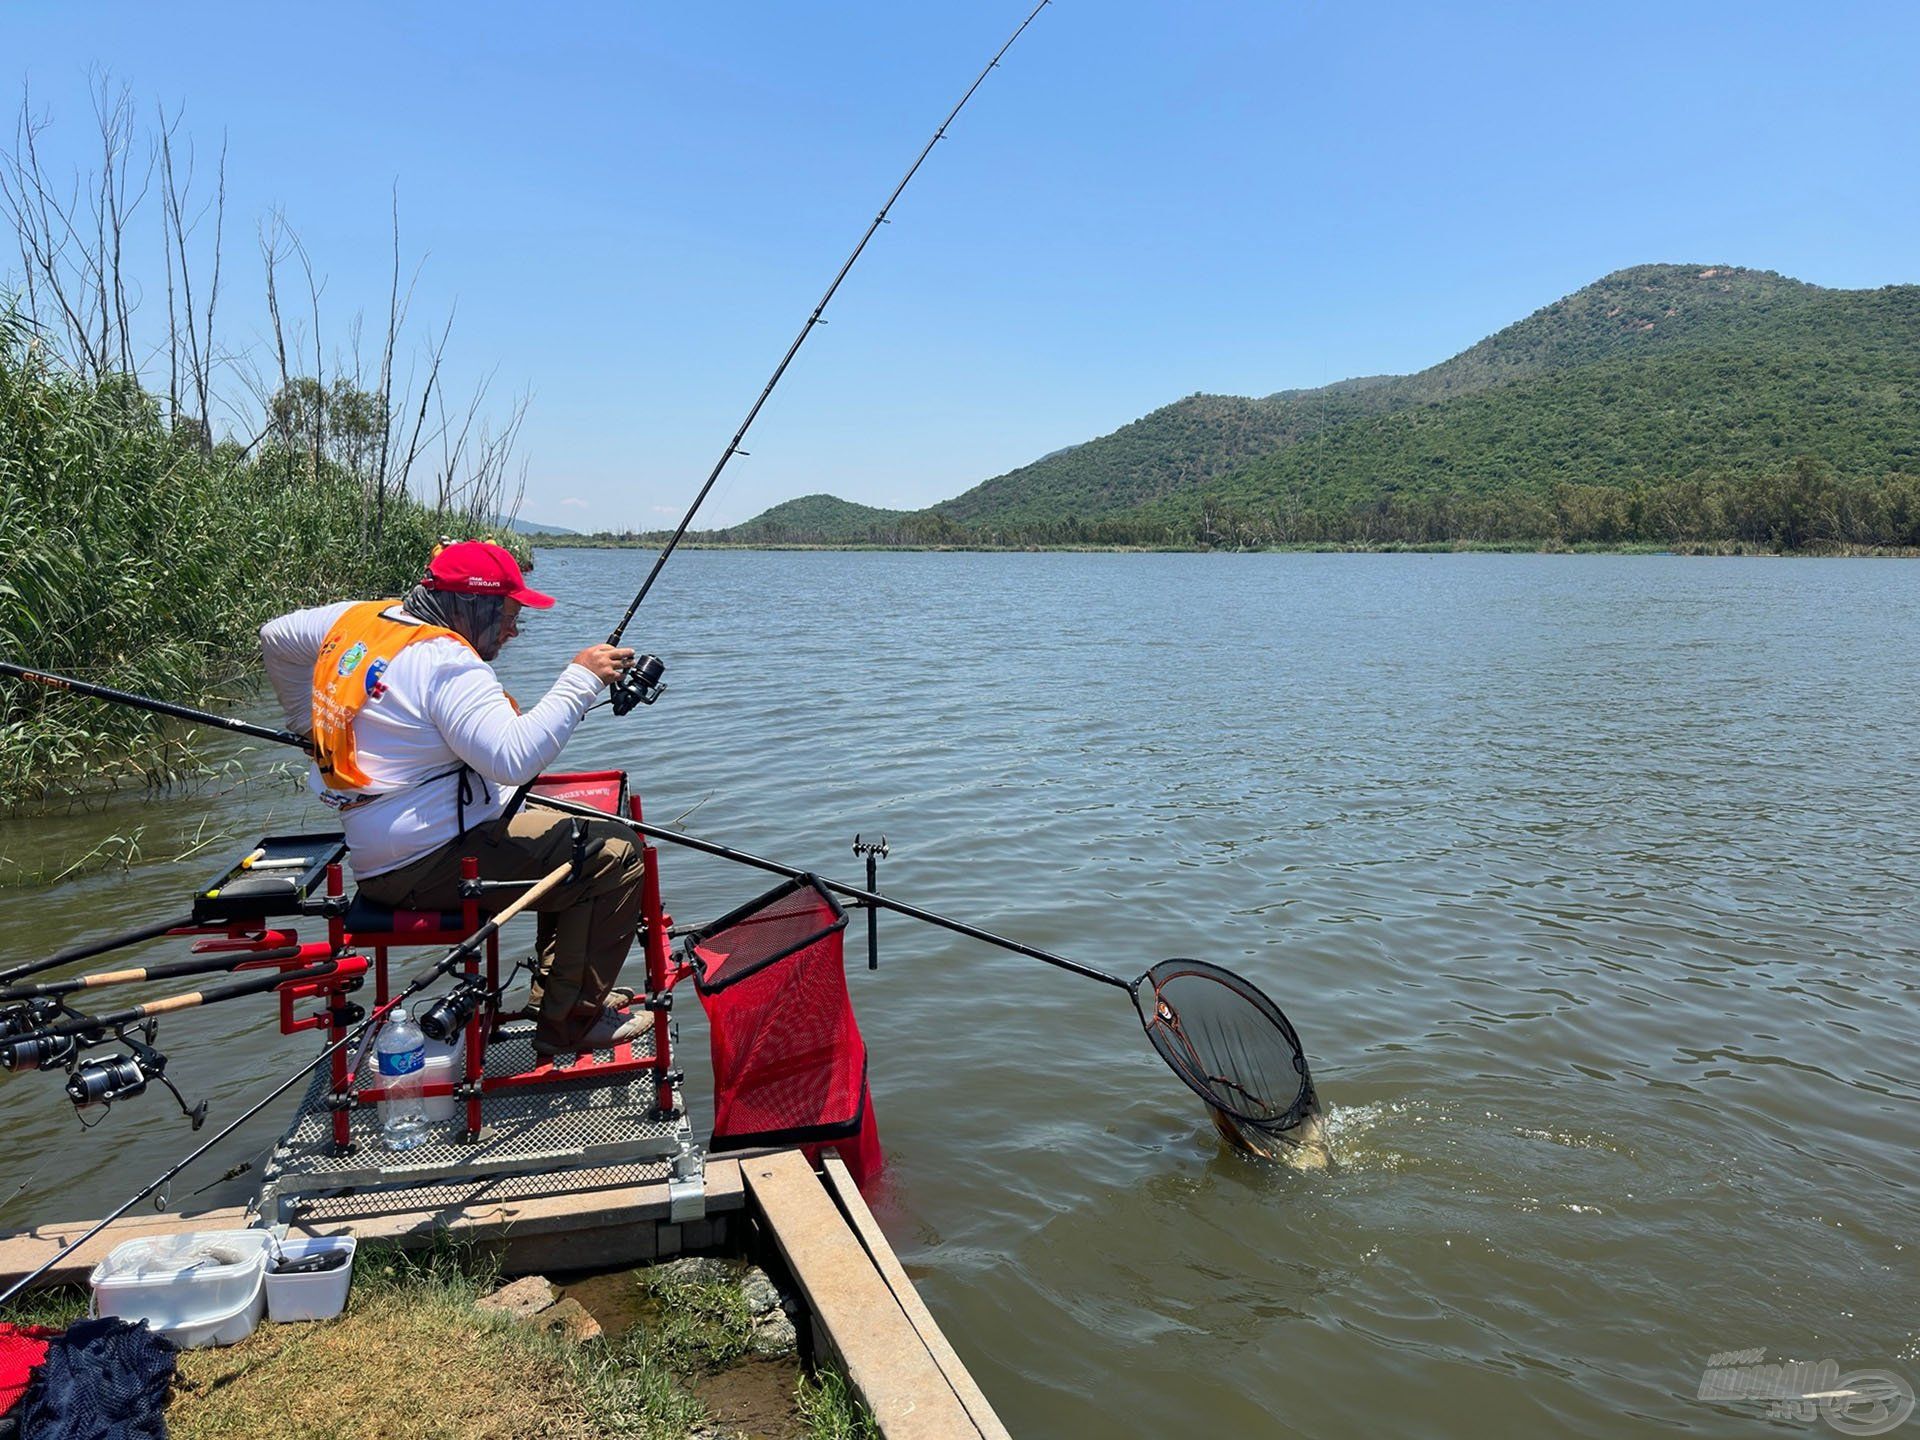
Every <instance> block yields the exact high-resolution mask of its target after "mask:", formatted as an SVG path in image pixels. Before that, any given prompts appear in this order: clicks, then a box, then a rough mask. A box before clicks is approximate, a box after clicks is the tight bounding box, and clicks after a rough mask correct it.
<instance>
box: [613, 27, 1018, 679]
mask: <svg viewBox="0 0 1920 1440" xmlns="http://www.w3.org/2000/svg"><path fill="white" fill-rule="evenodd" d="M1049 3H1050V0H1040V3H1039V4H1038V5H1035V6H1034V7H1033V10H1032V11H1031V13H1029V14H1028V16H1027V18H1026V19H1024V20H1022V21H1021V22H1020V24H1019V27H1018V28H1017V29H1016V30H1015V31H1014V32H1013V34H1011V35H1009V36H1008V37H1007V40H1006V43H1005V44H1004V45H1002V46H1001V47H1000V48H999V49H998V50H996V51H995V52H994V55H993V58H992V59H991V60H989V61H988V62H987V63H986V65H985V66H984V67H983V68H982V69H981V71H980V73H979V74H978V75H976V76H975V77H974V80H973V83H972V84H971V85H969V86H968V87H967V93H966V94H964V95H962V96H961V97H960V100H959V103H958V104H956V105H955V106H954V107H953V109H952V110H951V111H949V112H948V113H947V118H946V119H945V120H942V121H941V122H940V128H939V129H937V130H935V131H934V132H933V138H932V139H930V140H928V141H927V143H926V145H925V146H923V147H922V148H921V151H920V153H919V155H917V156H916V157H914V162H913V164H911V165H909V166H908V167H907V173H906V174H905V175H903V176H901V177H900V183H899V184H898V185H895V186H894V187H893V193H892V194H890V195H889V196H887V201H886V204H884V205H882V206H881V207H880V212H879V213H878V214H877V215H875V216H874V217H873V221H872V223H870V224H869V225H868V226H867V229H866V233H865V234H863V235H862V236H861V237H860V243H859V244H857V245H855V246H854V247H853V253H852V254H851V255H849V256H847V258H846V260H845V262H844V263H843V264H842V265H841V266H840V269H839V270H838V271H837V272H836V273H835V274H834V277H833V281H832V283H831V284H829V285H828V286H827V293H826V294H824V295H822V296H821V297H820V303H819V304H817V305H815V306H814V307H813V309H812V311H811V312H810V313H809V314H808V315H807V319H806V323H805V324H803V325H802V326H801V327H800V333H799V334H798V335H796V336H794V337H793V343H792V344H791V345H789V346H788V347H787V352H786V354H784V355H782V356H781V357H780V363H779V364H778V365H776V366H774V367H773V374H772V376H771V377H770V378H769V379H768V380H767V383H766V384H765V385H764V386H763V387H762V388H761V390H760V394H759V396H758V397H757V398H756V399H755V400H754V402H753V405H752V406H751V407H750V408H749V409H748V411H747V418H746V419H744V420H742V421H741V422H740V428H739V429H738V430H735V431H734V432H733V438H732V439H731V440H729V441H728V442H727V447H726V449H724V450H722V451H721V452H720V458H719V459H718V460H717V461H715V462H714V466H713V470H712V472H711V473H710V474H709V475H708V476H707V482H706V484H704V485H702V486H701V487H700V492H699V493H698V494H697V495H695V496H694V497H693V504H691V505H690V506H688V507H687V513H686V514H685V515H683V516H682V517H681V518H680V524H679V526H678V527H677V528H676V529H675V530H674V532H673V536H672V538H671V539H669V540H668V541H667V543H666V545H665V546H664V547H662V549H661V551H660V553H659V554H658V555H657V556H655V557H654V561H653V568H652V569H650V570H648V571H647V578H646V579H645V580H643V581H641V582H640V589H639V590H638V591H637V592H636V593H635V594H634V597H633V602H632V603H631V604H630V605H628V606H627V610H626V613H625V614H624V615H622V616H621V617H620V623H619V624H617V625H615V626H614V627H613V632H612V633H611V634H609V635H608V636H607V644H609V645H618V644H619V643H620V637H621V636H622V635H624V634H626V631H627V626H628V625H630V624H632V623H633V617H634V614H635V612H637V611H638V610H639V609H640V605H641V602H642V601H644V600H645V599H646V598H647V592H648V591H649V590H651V589H653V582H654V581H655V580H657V579H659V578H660V572H661V571H662V570H663V569H665V568H666V564H667V559H668V557H669V556H671V555H672V554H673V552H674V550H675V549H676V548H677V547H678V546H679V544H680V541H681V539H682V538H683V537H684V536H685V535H686V533H687V529H688V527H689V526H691V525H692V524H693V517H694V516H695V515H697V514H699V512H700V507H701V506H702V505H703V504H705V503H706V499H707V495H708V494H709V492H711V491H712V489H713V487H714V485H715V484H716V483H717V482H718V481H719V479H720V474H721V472H722V471H724V470H725V469H726V468H727V464H728V462H729V461H731V460H732V459H733V457H734V456H736V455H744V454H746V453H747V452H746V451H744V450H742V449H741V448H740V444H741V442H742V441H744V440H745V439H746V438H747V431H748V430H750V429H752V428H753V422H754V421H755V420H757V419H758V418H759V417H760V411H761V408H762V407H763V406H764V405H765V404H766V403H767V400H768V398H769V397H770V396H771V395H772V394H773V391H774V387H775V386H777V385H778V384H779V383H780V380H781V377H782V376H784V375H785V374H786V373H787V367H788V366H789V365H791V364H792V363H793V357H794V356H796V355H798V354H799V353H800V347H801V346H802V345H804V344H806V343H807V337H808V336H809V335H811V334H812V333H813V327H814V326H816V325H822V324H825V323H826V322H825V321H824V320H823V319H822V318H821V317H822V316H823V315H824V314H825V313H826V308H827V305H828V304H829V303H830V302H831V301H832V299H833V297H834V294H835V292H836V291H838V290H839V288H840V282H841V281H843V280H845V279H846V278H847V274H848V272H849V271H851V270H852V269H853V267H854V264H855V262H856V261H858V260H859V258H860V255H861V252H862V251H864V250H865V249H866V248H867V242H868V241H869V240H871V239H873V237H874V235H875V233H876V232H877V231H878V230H879V229H880V227H881V226H882V225H884V224H886V223H887V214H888V212H889V211H891V210H892V209H893V206H894V202H895V201H897V200H898V199H899V198H900V195H901V193H902V192H903V191H904V190H905V189H906V188H907V185H908V184H909V183H910V182H911V181H912V179H913V177H914V176H915V175H916V174H918V173H919V170H920V167H921V166H922V165H923V164H925V163H926V159H927V157H928V156H929V155H931V154H932V153H933V147H934V146H935V145H938V144H939V143H940V142H941V141H942V140H944V139H945V138H946V135H947V127H948V126H950V125H952V124H953V122H954V121H955V120H956V119H958V118H959V115H960V112H961V111H962V110H964V109H965V108H966V106H967V102H968V101H969V100H971V99H972V98H973V93H974V91H976V90H978V89H979V88H980V87H981V85H982V84H984V83H985V82H986V78H987V76H989V75H990V74H992V73H993V71H994V70H995V69H996V68H997V67H998V66H999V64H1000V60H1001V57H1003V56H1004V55H1005V54H1006V53H1007V51H1009V50H1011V49H1012V48H1013V42H1014V41H1016V40H1018V39H1019V38H1020V36H1021V35H1022V34H1023V33H1025V31H1026V28H1027V27H1028V26H1029V25H1031V24H1032V23H1033V22H1034V20H1035V18H1036V17H1038V15H1039V14H1040V12H1041V11H1042V10H1044V9H1046V8H1047V5H1048V4H1049ZM648 660H652V661H653V666H652V667H651V668H650V667H648V666H647V665H646V661H648ZM661 668H662V667H661V666H660V662H659V661H658V660H657V659H655V658H654V657H652V656H643V657H641V659H640V660H639V661H638V662H636V664H635V668H634V670H633V671H632V672H630V673H632V674H634V675H636V676H638V677H639V678H638V679H637V680H636V681H635V682H634V683H633V684H632V685H631V686H630V687H629V688H626V689H623V688H622V682H621V681H615V682H614V684H613V687H612V690H613V697H612V704H613V713H614V714H616V715H624V714H626V713H627V711H629V710H631V709H632V708H633V707H634V706H635V705H636V704H644V703H651V702H650V701H648V700H647V699H646V693H647V690H649V689H656V688H657V684H658V680H659V672H660V669H661Z"/></svg>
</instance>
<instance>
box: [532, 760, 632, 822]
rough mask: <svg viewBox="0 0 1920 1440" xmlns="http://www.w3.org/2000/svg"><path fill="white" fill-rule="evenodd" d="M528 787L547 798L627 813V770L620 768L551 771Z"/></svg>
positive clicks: (608, 811)
mask: <svg viewBox="0 0 1920 1440" xmlns="http://www.w3.org/2000/svg"><path fill="white" fill-rule="evenodd" d="M532 790H533V793H534V794H536V795H544V796H546V797H547V798H548V799H550V800H568V801H571V802H572V803H573V804H575V805H591V806H592V807H593V808H594V809H595V810H604V811H606V812H607V814H609V815H625V814H626V813H627V772H626V771H624V770H573V771H553V772H551V773H549V774H546V775H542V776H540V777H539V778H538V779H537V780H535V781H534V782H533V786H532Z"/></svg>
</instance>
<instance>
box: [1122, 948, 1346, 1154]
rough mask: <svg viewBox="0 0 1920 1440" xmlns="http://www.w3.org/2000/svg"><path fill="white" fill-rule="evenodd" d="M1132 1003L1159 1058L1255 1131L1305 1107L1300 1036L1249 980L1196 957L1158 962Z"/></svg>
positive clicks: (1294, 1121)
mask: <svg viewBox="0 0 1920 1440" xmlns="http://www.w3.org/2000/svg"><path fill="white" fill-rule="evenodd" d="M1133 999H1134V1004H1135V1005H1136V1006H1137V1007H1138V1008H1139V1011H1140V1019H1141V1021H1142V1023H1143V1024H1145V1026H1146V1028H1147V1038H1148V1039H1150V1040H1151V1041H1152V1042H1153V1048H1154V1049H1155V1050H1157V1051H1159V1052H1160V1058H1161V1059H1163V1060H1165V1061H1166V1062H1167V1064H1168V1065H1169V1066H1171V1067H1172V1068H1173V1072H1174V1073H1175V1074H1176V1075H1178V1076H1179V1077H1180V1078H1181V1079H1182V1080H1184V1081H1186V1083H1187V1084H1188V1085H1189V1086H1190V1087H1192V1089H1193V1090H1194V1091H1195V1093H1197V1094H1198V1095H1199V1096H1200V1098H1201V1099H1203V1100H1205V1101H1206V1102H1207V1104H1209V1105H1211V1106H1212V1107H1213V1108H1214V1109H1215V1110H1217V1111H1219V1112H1221V1113H1222V1114H1224V1115H1226V1116H1228V1117H1230V1118H1232V1119H1234V1120H1237V1121H1240V1122H1242V1123H1243V1124H1247V1125H1251V1126H1254V1127H1256V1128H1257V1129H1260V1130H1263V1131H1268V1132H1277V1131H1282V1130H1290V1129H1292V1128H1293V1127H1295V1126H1297V1125H1298V1124H1299V1123H1300V1122H1301V1120H1302V1119H1303V1118H1305V1116H1306V1114H1307V1112H1308V1111H1309V1110H1310V1109H1311V1108H1312V1107H1313V1100H1314V1096H1313V1080H1312V1078H1311V1076H1310V1075H1309V1074H1308V1071H1307V1057H1306V1055H1305V1054H1304V1053H1303V1052H1302V1051H1301V1048H1300V1037H1299V1036H1298V1035H1297V1034H1295V1033H1294V1029H1293V1026H1292V1024H1290V1023H1289V1022H1288V1020H1287V1017H1286V1016H1285V1015H1284V1014H1282V1013H1281V1011H1280V1007H1279V1006H1278V1005H1276V1004H1274V1003H1273V1001H1271V1000H1269V999H1268V998H1267V997H1266V996H1265V995H1264V994H1262V993H1261V992H1260V991H1259V990H1258V989H1257V988H1255V987H1254V986H1253V985H1252V984H1251V983H1250V982H1248V981H1247V980H1244V979H1242V978H1241V977H1240V976H1238V975H1236V974H1234V973H1233V972H1232V971H1231V970H1225V969H1222V968H1221V967H1220V966H1218V965H1209V964H1208V963H1207V962H1206V961H1204V960H1163V961H1161V962H1160V963H1159V964H1158V965H1156V966H1154V967H1153V969H1151V970H1149V971H1148V972H1147V973H1146V974H1145V975H1143V976H1141V977H1140V979H1139V980H1138V981H1137V982H1135V985H1134V989H1133Z"/></svg>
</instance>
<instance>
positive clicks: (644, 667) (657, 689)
mask: <svg viewBox="0 0 1920 1440" xmlns="http://www.w3.org/2000/svg"><path fill="white" fill-rule="evenodd" d="M666 673H667V666H666V662H665V661H663V660H662V659H661V658H660V657H659V656H658V655H641V656H638V657H636V658H635V660H634V662H633V664H631V665H629V666H628V667H627V668H626V670H625V671H623V672H622V673H621V674H620V675H619V676H618V677H617V678H616V679H615V680H614V681H613V682H612V683H611V684H609V685H608V686H607V694H608V697H609V703H610V704H611V705H612V706H613V713H614V714H616V715H625V714H626V713H627V712H628V711H630V710H632V709H633V707H634V706H636V705H651V704H653V702H654V701H656V700H658V699H659V698H660V696H661V695H662V694H663V693H664V692H665V691H666V688H667V687H666V684H665V683H664V682H663V681H662V680H661V678H660V677H661V676H662V675H664V674H666Z"/></svg>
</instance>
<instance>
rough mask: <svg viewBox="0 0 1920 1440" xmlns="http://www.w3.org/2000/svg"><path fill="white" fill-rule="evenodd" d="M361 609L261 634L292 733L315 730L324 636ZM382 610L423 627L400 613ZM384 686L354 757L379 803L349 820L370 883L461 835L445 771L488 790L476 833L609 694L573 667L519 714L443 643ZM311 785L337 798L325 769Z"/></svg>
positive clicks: (362, 719) (360, 871)
mask: <svg viewBox="0 0 1920 1440" xmlns="http://www.w3.org/2000/svg"><path fill="white" fill-rule="evenodd" d="M354 603H355V602H353V601H350V600H349V601H344V602H342V603H341V604H338V605H322V606H320V607H319V608H317V609H313V610H296V611H294V612H293V613H292V614H291V615H282V616H280V618H279V619H277V620H269V621H268V622H267V623H266V624H265V625H263V626H261V627H260V647H261V650H262V652H263V653H264V655H265V657H266V667H267V679H268V681H269V682H270V683H271V684H272V685H273V693H274V694H275V695H276V696H278V697H279V700H280V706H281V708H282V709H283V710H284V711H286V717H287V728H288V729H289V730H294V731H298V732H299V733H300V734H302V735H306V734H310V733H312V730H313V666H314V661H315V660H316V659H317V658H318V657H319V654H320V646H321V644H322V642H323V641H325V639H326V637H327V632H328V631H329V630H331V629H332V628H333V626H334V623H335V622H336V621H338V620H339V618H340V617H341V616H342V615H344V614H346V612H347V611H348V610H349V609H350V608H351V607H352V606H353V604H354ZM385 613H386V614H388V615H390V616H392V617H394V618H395V619H400V620H406V621H410V622H412V623H414V624H418V623H420V622H419V621H417V620H414V618H413V617H412V616H411V615H408V614H407V613H406V612H405V611H404V610H401V609H400V608H399V607H398V606H395V607H393V608H392V609H390V610H388V611H387V612H385ZM381 680H382V681H383V683H384V685H385V689H384V691H383V692H382V693H381V695H380V698H379V699H378V700H369V701H368V702H367V704H366V705H364V706H362V707H361V710H360V713H359V714H358V715H357V716H355V717H354V722H353V745H354V755H355V758H356V760H357V761H358V763H359V766H360V768H361V770H363V771H364V772H365V773H366V775H367V778H368V779H369V780H371V781H372V782H373V786H372V790H373V792H374V793H376V794H377V795H378V798H377V799H374V800H370V801H367V802H366V803H365V804H361V805H356V806H354V807H353V808H352V809H350V810H347V811H345V812H343V813H342V815H341V823H342V825H343V826H344V828H345V830H346V835H347V848H348V850H349V851H350V852H351V856H352V861H353V870H354V873H355V874H356V875H357V876H359V877H360V878H361V879H365V878H366V877H368V876H369V875H380V874H383V873H385V872H386V871H388V870H397V869H399V868H400V867H401V866H402V865H406V864H408V863H410V862H411V861H414V860H418V859H419V858H420V857H421V856H423V855H426V854H429V853H430V852H432V851H434V850H437V849H439V848H440V847H441V846H442V845H445V844H446V843H447V842H448V841H449V840H452V839H453V838H454V837H455V836H456V835H458V834H459V833H460V805H459V796H460V780H459V777H458V776H457V775H448V774H447V773H446V772H448V771H457V770H458V769H459V767H460V765H461V763H462V762H464V763H465V764H467V765H468V766H470V767H472V769H473V770H474V771H475V772H477V773H478V774H479V775H480V776H482V777H483V778H484V779H485V780H486V781H487V782H488V784H487V785H486V787H485V793H484V794H482V793H481V787H480V786H477V785H473V786H471V788H470V798H469V800H468V803H467V805H466V823H467V826H468V828H469V829H471V828H472V827H473V826H475V825H479V824H482V823H484V822H485V821H488V820H491V819H493V818H494V817H495V816H497V815H498V814H499V813H500V811H501V809H502V808H503V806H504V803H505V797H504V796H503V794H502V791H503V790H505V789H507V788H509V787H511V786H515V785H523V784H525V783H526V782H527V781H529V780H531V779H533V777H534V776H536V775H538V774H539V773H540V772H541V771H542V770H544V769H545V768H546V767H547V766H548V765H551V764H552V763H553V761H554V760H555V758H556V757H558V755H559V754H560V751H561V748H562V747H563V746H564V745H565V744H566V743H567V741H568V740H569V739H570V738H571V737H572V735H573V732H574V728H575V727H576V726H577V725H579V723H580V721H581V718H582V717H583V716H585V715H586V713H587V709H588V707H589V706H590V705H592V704H593V700H594V697H595V696H596V695H597V694H598V693H599V691H600V687H601V681H600V678H599V677H598V676H597V675H595V674H594V673H593V672H592V671H591V670H588V669H586V668H585V667H584V666H581V665H569V666H567V668H566V669H565V670H563V671H561V672H560V678H559V679H558V680H556V681H555V682H554V685H553V688H552V689H551V690H549V691H548V692H547V693H546V695H545V696H544V697H543V698H542V699H541V701H540V703H539V704H537V705H534V706H532V707H530V708H529V709H528V710H526V711H525V712H524V713H522V714H518V715H516V714H515V713H514V710H513V706H512V705H511V704H510V703H509V702H508V700H507V695H506V691H504V690H503V689H501V688H500V681H499V680H498V679H497V678H495V676H494V673H493V667H491V666H490V665H488V664H487V662H486V661H484V660H482V659H481V658H480V657H479V656H478V655H476V654H475V653H474V652H473V651H472V649H470V648H469V647H468V646H466V645H463V644H461V643H460V642H459V641H457V640H449V639H447V638H446V637H445V636H435V637H433V638H431V639H427V640H416V641H415V642H414V643H413V644H411V645H409V646H407V647H406V648H405V649H403V650H402V651H401V652H400V653H399V654H398V655H396V656H394V658H393V663H392V664H391V665H389V666H388V667H387V668H386V671H385V673H384V674H383V675H382V676H381ZM434 776H442V777H444V778H441V779H432V777H434ZM423 780H431V783H430V784H424V785H423V784H421V783H420V782H421V781H423ZM307 785H308V787H309V788H310V789H311V790H312V791H313V792H314V793H315V794H316V795H326V794H328V793H330V792H328V790H327V787H326V785H325V783H324V782H323V781H322V780H321V779H320V768H319V766H317V765H316V766H313V767H312V768H311V770H310V772H309V774H308V777H307Z"/></svg>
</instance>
